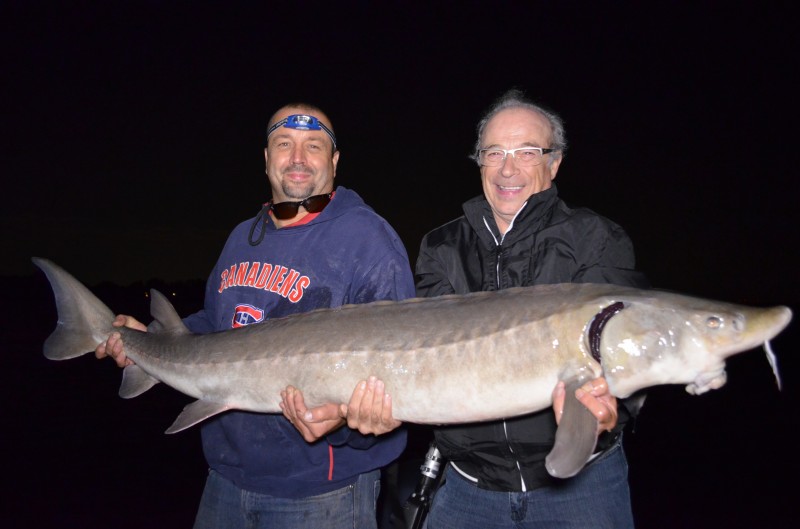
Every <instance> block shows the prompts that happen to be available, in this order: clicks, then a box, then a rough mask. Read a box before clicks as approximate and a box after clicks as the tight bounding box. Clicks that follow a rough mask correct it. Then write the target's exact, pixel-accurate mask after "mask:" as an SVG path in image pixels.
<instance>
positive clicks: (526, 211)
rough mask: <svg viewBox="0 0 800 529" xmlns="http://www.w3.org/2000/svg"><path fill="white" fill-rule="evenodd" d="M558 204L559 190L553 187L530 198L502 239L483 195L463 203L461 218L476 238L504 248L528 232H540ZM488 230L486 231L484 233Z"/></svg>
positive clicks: (489, 244) (490, 245)
mask: <svg viewBox="0 0 800 529" xmlns="http://www.w3.org/2000/svg"><path fill="white" fill-rule="evenodd" d="M557 201H558V188H557V187H556V184H555V183H553V185H552V186H550V188H549V189H545V190H544V191H542V192H540V193H536V194H534V195H531V196H530V197H529V198H528V201H527V202H526V203H525V205H524V206H523V207H522V209H521V210H520V212H519V213H517V216H516V217H515V219H514V223H513V224H512V226H511V229H509V230H508V232H506V234H505V237H502V235H501V234H500V230H499V229H498V227H497V223H496V222H495V220H494V214H493V213H492V208H491V207H490V206H489V202H488V201H487V200H486V197H485V196H484V195H480V196H477V197H475V198H472V199H470V200H468V201H466V202H465V203H464V205H463V206H462V207H463V210H464V216H465V218H466V219H467V222H469V224H470V226H472V229H473V230H475V232H476V233H477V234H478V237H479V238H480V239H481V241H483V242H484V243H485V244H486V245H487V246H489V247H492V246H495V245H497V243H498V242H499V241H500V240H501V239H502V240H503V244H504V245H505V244H513V243H514V242H516V241H517V240H519V239H521V238H523V237H525V236H527V235H528V234H529V233H530V232H531V231H539V230H540V229H541V228H542V227H543V226H544V225H545V224H546V223H547V221H548V220H549V218H550V216H551V212H552V209H553V206H554V205H555V204H556V202H557ZM487 227H488V228H489V229H488V230H487Z"/></svg>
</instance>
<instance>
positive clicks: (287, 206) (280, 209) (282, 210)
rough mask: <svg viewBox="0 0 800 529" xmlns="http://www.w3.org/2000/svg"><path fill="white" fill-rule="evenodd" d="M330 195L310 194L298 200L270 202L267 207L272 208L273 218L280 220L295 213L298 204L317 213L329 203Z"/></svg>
mask: <svg viewBox="0 0 800 529" xmlns="http://www.w3.org/2000/svg"><path fill="white" fill-rule="evenodd" d="M332 196H333V193H327V194H325V195H314V196H310V197H308V198H307V199H305V200H301V201H300V202H278V203H277V204H270V205H269V209H270V210H272V214H273V215H275V218H278V219H281V220H283V219H291V218H292V217H294V216H295V215H297V210H298V209H300V206H303V207H304V208H305V209H306V211H308V212H309V213H319V212H320V211H322V210H323V209H325V206H327V205H328V203H330V201H331V197H332Z"/></svg>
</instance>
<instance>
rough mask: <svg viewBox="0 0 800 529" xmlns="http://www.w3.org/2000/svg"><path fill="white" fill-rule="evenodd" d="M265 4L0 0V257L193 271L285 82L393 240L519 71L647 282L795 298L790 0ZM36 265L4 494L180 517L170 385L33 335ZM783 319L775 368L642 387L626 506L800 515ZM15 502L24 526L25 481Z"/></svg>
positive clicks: (422, 226)
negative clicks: (10, 481) (691, 387)
mask: <svg viewBox="0 0 800 529" xmlns="http://www.w3.org/2000/svg"><path fill="white" fill-rule="evenodd" d="M265 4H267V2H254V1H253V2H250V1H248V2H244V1H239V2H236V1H231V2H213V3H212V2H207V1H193V2H188V1H179V2H155V1H151V2H144V1H131V2H116V1H110V2H86V1H82V2H22V1H6V2H2V3H0V21H2V22H1V24H2V26H3V27H2V30H1V31H0V65H1V66H2V69H0V72H2V78H3V81H2V83H0V120H2V127H0V174H2V188H0V189H2V198H3V205H2V207H1V208H0V243H2V252H3V257H4V259H3V260H2V267H1V268H0V277H3V276H30V277H29V278H33V275H34V272H35V271H34V267H33V265H32V264H31V262H30V257H31V256H34V255H36V256H41V257H47V258H49V259H52V260H53V261H55V262H56V263H58V264H60V265H61V266H63V267H64V268H65V269H66V270H68V271H70V272H71V273H73V274H74V275H75V276H76V277H77V278H78V279H80V280H81V281H83V282H85V283H87V284H88V285H90V286H96V287H102V288H103V289H105V292H108V291H109V288H112V287H110V286H109V285H108V284H107V283H105V282H112V283H117V284H119V285H128V284H131V283H133V282H137V281H147V280H150V279H153V278H156V279H160V280H164V281H176V280H183V279H198V280H201V279H204V278H205V277H206V275H207V274H208V272H209V271H210V269H211V268H212V266H213V264H214V261H215V260H216V257H217V255H218V252H219V251H220V249H221V246H222V244H223V242H224V240H225V237H226V236H227V234H228V232H229V231H230V230H231V229H232V228H233V227H234V226H235V225H236V224H237V223H238V222H240V221H242V220H244V219H246V218H249V217H251V216H253V215H254V214H255V213H256V212H257V210H258V208H259V205H260V204H261V203H262V202H264V201H266V200H267V199H268V198H269V191H268V185H267V181H266V176H265V175H264V172H263V165H264V162H263V153H262V148H263V144H264V131H265V125H266V121H267V119H268V117H269V116H270V114H271V113H272V112H273V111H274V110H275V109H277V108H278V107H279V106H281V105H283V104H285V103H287V102H290V101H294V100H306V101H309V102H313V103H316V104H317V105H319V106H321V107H322V108H323V109H325V110H326V112H327V113H328V115H329V116H330V117H331V119H332V120H333V123H334V126H335V128H336V132H337V137H338V139H339V142H340V147H341V150H342V156H341V160H340V164H339V170H338V176H337V182H338V183H339V184H340V185H344V186H346V187H350V188H352V189H355V190H356V191H358V192H359V193H360V194H361V195H362V197H364V199H365V200H366V201H367V202H368V203H369V204H371V205H372V206H373V207H374V208H375V209H376V210H377V211H378V213H379V214H381V215H383V216H384V217H385V218H387V219H388V220H389V221H390V223H391V224H392V225H393V226H394V227H395V228H396V229H397V231H398V232H399V233H400V235H401V237H402V238H403V240H404V242H405V244H406V247H407V248H408V252H409V254H410V256H411V258H412V260H413V259H414V258H415V257H416V253H417V249H418V245H419V242H420V239H421V237H422V235H423V234H424V233H425V232H426V231H428V230H430V229H432V228H434V227H436V226H438V225H439V224H441V223H443V222H445V221H447V220H450V219H452V218H454V217H455V216H457V215H459V214H460V211H461V210H460V204H461V203H462V202H463V201H465V200H466V199H468V198H470V197H472V196H474V195H476V194H478V193H480V192H481V188H480V181H479V173H478V169H477V167H475V166H474V164H473V163H472V162H471V161H469V160H468V159H467V155H468V154H469V153H470V150H471V148H472V145H473V143H474V141H475V124H476V122H477V121H478V119H479V117H480V115H481V113H482V111H483V110H484V109H485V108H486V107H487V106H488V105H489V103H490V102H491V101H492V100H493V99H494V98H495V97H497V96H498V95H500V94H501V93H502V92H503V91H505V90H506V89H508V88H510V87H512V86H516V87H519V88H522V89H524V90H526V92H527V93H528V95H530V96H531V97H533V98H534V99H535V100H537V101H539V102H540V103H542V104H544V105H545V106H548V107H550V108H552V109H553V110H555V111H556V112H558V113H559V114H561V115H562V117H563V118H564V120H565V123H566V128H567V137H568V141H569V144H570V147H569V150H568V151H567V154H566V158H565V161H564V163H563V164H562V165H561V168H560V170H559V174H558V179H557V184H558V186H559V191H560V194H561V196H562V197H563V198H564V199H565V200H566V201H567V202H569V203H571V204H573V205H576V206H587V207H590V208H592V209H594V210H596V211H598V212H599V213H602V214H604V215H606V216H608V217H610V218H612V219H614V220H616V221H617V222H619V223H620V224H621V225H622V226H624V227H625V228H626V230H627V231H628V232H629V234H630V235H631V237H632V239H633V241H634V244H635V246H636V251H637V258H638V261H639V266H640V268H641V269H642V270H643V271H645V272H646V273H647V275H648V276H649V277H650V280H651V282H652V283H653V285H654V286H656V287H660V288H668V289H672V290H678V291H681V292H685V293H689V294H695V295H703V296H708V297H716V298H719V299H725V300H728V301H733V302H741V303H748V304H754V305H768V304H775V303H780V304H787V305H790V306H792V307H793V308H794V310H795V313H797V310H798V307H800V289H798V280H797V270H798V269H800V257H799V256H798V251H797V249H796V248H795V246H796V243H797V239H798V237H797V230H798V220H800V207H798V200H797V194H796V191H797V189H798V187H799V186H798V185H797V183H796V179H797V178H796V175H797V170H796V168H795V165H796V164H795V161H796V153H797V151H798V150H797V133H796V131H795V128H794V127H795V126H796V124H797V122H798V112H797V104H796V100H797V97H798V93H800V90H798V88H800V86H798V83H797V82H796V81H795V77H796V76H797V72H798V65H797V59H796V56H795V54H796V50H797V49H800V47H799V46H798V42H797V40H798V39H797V37H796V33H797V28H796V26H797V24H796V20H797V16H796V15H795V13H794V11H793V9H792V7H791V5H792V3H790V2H646V3H645V2H636V3H634V2H570V1H567V2H563V1H562V2H500V1H497V2H411V1H408V2H399V1H398V2H394V1H393V2H285V3H281V6H280V7H272V6H270V7H266V6H265ZM283 4H286V5H283ZM290 4H291V5H290ZM642 6H644V7H642ZM412 264H413V263H412ZM33 279H35V278H33ZM39 279H41V281H33V282H32V283H29V282H27V281H15V280H13V278H12V282H11V283H6V285H11V286H12V287H13V286H16V287H17V288H10V289H9V288H7V289H6V292H7V293H8V292H10V293H11V294H10V296H11V298H12V302H10V303H9V302H8V299H7V298H4V299H5V301H6V303H5V304H4V305H5V307H6V309H7V311H6V313H7V315H8V316H7V317H6V316H4V318H3V319H4V320H6V323H5V325H4V327H2V328H0V331H2V332H0V343H1V344H2V345H3V348H4V349H6V350H5V351H3V352H4V354H3V357H4V358H5V359H6V360H5V364H4V365H6V366H8V365H9V362H10V367H11V368H14V367H15V366H17V365H20V366H24V367H23V368H21V370H20V371H21V373H22V376H20V377H19V381H20V385H12V386H10V387H4V390H5V391H8V395H7V396H6V397H4V398H3V401H4V402H6V403H11V404H12V405H11V406H4V407H3V413H6V414H10V416H7V417H10V419H8V418H7V419H5V420H3V423H4V424H6V423H7V421H10V423H11V425H12V426H11V427H10V430H9V431H13V432H20V434H19V435H17V436H10V435H6V436H4V437H5V439H4V442H5V441H9V440H10V442H11V443H12V448H11V449H9V450H4V452H5V453H14V454H15V455H18V460H19V461H14V462H13V463H14V464H15V465H18V467H15V466H12V468H11V470H10V471H9V472H8V473H9V474H10V475H12V476H15V477H17V476H20V477H21V481H19V482H18V483H19V486H18V487H17V489H19V490H18V498H24V500H22V499H20V500H19V501H18V503H19V504H20V505H27V501H28V498H30V497H33V496H34V495H35V496H40V497H46V498H47V500H48V501H50V502H54V503H51V504H50V505H49V508H48V509H43V510H42V512H41V513H38V514H39V515H40V516H41V517H42V519H44V517H50V516H52V517H53V520H54V521H53V523H52V524H51V525H48V526H53V527H68V526H70V525H69V524H66V522H65V521H64V520H68V519H71V520H73V523H74V526H75V527H90V522H88V521H87V520H95V522H94V523H97V524H100V526H106V527H108V526H115V527H128V526H130V527H141V526H142V525H144V523H150V524H152V520H151V519H148V518H147V517H148V516H150V515H151V514H152V512H153V510H154V509H155V510H157V509H162V506H163V509H169V508H170V507H168V504H170V505H171V504H173V503H174V502H180V504H179V505H178V504H175V505H174V506H173V507H172V508H173V509H174V510H175V511H176V513H177V514H176V516H180V517H181V519H182V520H190V519H191V517H192V516H193V512H194V508H195V506H196V500H197V497H198V496H199V488H200V487H201V486H202V473H203V470H204V469H203V465H202V463H201V461H202V458H201V456H200V455H199V453H198V446H197V445H198V442H197V438H196V434H194V436H193V435H191V434H187V435H186V436H184V437H171V436H170V437H168V438H167V440H164V441H161V439H163V436H161V431H163V428H164V427H165V426H166V425H167V424H169V422H171V420H172V417H173V415H174V413H177V410H178V409H180V406H179V405H178V403H176V402H174V401H175V400H180V398H181V397H182V396H180V395H178V394H177V393H176V392H171V391H170V390H169V389H168V388H161V389H159V390H154V391H153V392H148V395H147V396H142V397H141V398H140V399H135V402H132V401H124V402H123V401H121V400H120V399H116V398H115V393H116V385H117V384H118V376H119V375H118V374H117V370H116V368H115V367H113V366H111V365H110V363H108V362H95V361H94V359H91V358H85V359H83V360H81V361H78V360H75V361H71V362H64V363H54V362H48V361H46V360H44V358H43V357H41V356H40V355H38V354H35V353H34V352H31V351H30V350H33V349H36V350H37V352H38V350H39V348H40V344H41V341H42V340H43V339H44V337H45V336H46V335H47V334H48V333H49V332H50V330H51V329H52V325H53V321H54V319H55V314H54V311H53V308H52V307H51V305H50V304H51V303H52V297H50V293H49V291H48V287H47V286H46V282H45V281H44V279H43V278H39ZM6 280H8V277H6ZM101 283H105V285H101ZM29 284H33V285H35V287H34V288H32V289H29V288H28V286H27V285H29ZM29 290H32V291H33V292H29ZM7 295H8V294H7ZM15 295H19V298H18V299H17V300H16V301H20V300H22V298H23V297H24V298H25V300H26V301H29V303H28V304H22V303H18V302H15V299H14V298H15ZM28 298H30V299H28ZM31 305H35V306H36V309H26V310H20V308H19V307H30V306H31ZM43 307H45V308H43ZM111 308H112V310H113V309H115V308H116V307H113V306H112V307H111ZM9 322H10V323H9ZM796 326H797V324H796V323H795V324H793V326H792V327H790V329H789V331H791V332H792V333H793V334H792V335H791V336H788V337H787V338H786V339H784V340H778V341H777V342H776V344H774V345H776V352H777V353H778V356H779V358H780V359H781V362H782V365H783V366H784V371H783V374H784V382H785V384H786V390H785V391H784V393H783V394H778V393H777V392H776V391H775V389H774V384H773V382H772V379H771V374H770V373H769V371H768V368H767V367H766V365H765V362H764V361H763V358H762V357H761V356H760V355H759V354H750V355H742V359H741V360H737V359H733V360H732V361H731V362H729V364H733V366H732V368H731V369H729V371H731V370H732V373H731V374H730V379H729V383H728V386H726V388H723V389H722V390H720V391H717V392H712V393H713V395H709V396H704V397H702V398H694V397H688V396H686V395H685V393H683V390H682V388H679V387H664V388H657V389H656V390H654V391H653V393H652V394H651V396H650V397H648V398H649V402H650V403H649V404H648V406H647V407H646V408H645V409H646V410H651V411H649V412H648V413H645V414H643V416H642V417H641V418H640V421H641V422H640V426H639V432H638V434H637V435H634V436H632V437H631V439H630V441H631V442H630V444H628V441H626V444H627V445H628V447H629V454H630V456H631V461H632V465H631V469H632V476H631V482H632V490H633V494H634V508H635V509H636V511H637V519H638V520H639V521H640V522H641V521H642V520H644V521H645V522H644V524H643V525H641V526H642V527H648V528H654V527H693V526H695V525H691V522H690V520H711V522H698V525H696V526H697V527H700V526H704V527H712V526H717V525H714V523H713V521H714V520H723V521H724V525H725V526H726V527H742V528H744V527H748V528H749V527H756V526H766V525H769V524H764V523H762V522H764V516H766V513H768V512H769V513H772V514H773V515H774V517H775V520H780V521H781V522H785V521H788V520H796V518H797V516H796V515H797V509H798V506H797V505H795V503H796V502H794V501H793V500H792V499H791V498H789V495H788V494H786V492H785V491H784V490H783V488H782V485H780V483H782V480H781V478H780V477H779V475H780V474H782V473H783V469H785V471H786V473H787V474H788V475H792V474H793V473H796V471H797V464H796V463H795V461H796V456H795V452H796V447H795V446H794V445H792V444H791V442H790V441H791V439H789V438H788V437H787V436H786V435H784V433H785V432H786V431H787V430H788V431H791V429H792V428H798V427H800V425H797V424H796V423H797V412H796V410H797V406H796V404H797V403H798V402H800V396H798V392H797V390H796V388H797V387H800V384H798V377H797V372H798V370H797V366H798V362H797V361H796V360H794V357H793V353H795V352H796V349H797V347H794V346H793V345H795V346H796V345H797V344H798V340H797V338H796V335H797V331H796V330H793V328H794V327H796ZM789 331H787V335H788V334H789ZM788 340H791V343H790V342H789V341H788ZM17 352H18V354H15V353H17ZM9 353H11V354H9ZM33 356H35V357H36V358H33ZM737 358H738V357H737ZM34 362H35V363H34ZM79 362H80V363H79ZM31 366H33V367H31ZM98 371H102V372H103V374H102V375H101V374H98ZM84 377H85V378H86V379H87V380H90V381H91V382H84ZM23 385H24V387H22V386H23ZM48 390H49V392H48ZM151 393H153V395H152V396H151V395H150V394H151ZM170 398H171V399H172V401H170V400H169V399H170ZM19 401H21V402H23V403H24V404H25V405H24V406H22V407H17V406H14V405H13V403H16V402H19ZM787 411H788V412H789V413H788V418H787ZM137 413H138V415H136V414H137ZM158 413H160V414H161V415H162V416H159V417H156V414H158ZM14 421H19V424H20V425H21V426H14ZM33 425H35V426H36V427H35V428H34V427H33ZM793 425H794V426H793ZM133 432H138V433H137V435H138V436H136V437H135V436H133ZM701 432H702V433H701ZM14 443H17V444H16V445H15V444H14ZM125 443H129V444H127V445H126V444H125ZM134 443H136V445H135V446H134V445H133V444H134ZM95 447H98V448H95ZM103 447H105V448H103ZM108 447H117V448H118V449H120V450H121V451H122V452H123V455H125V456H126V457H120V454H119V453H116V452H114V451H111V450H108V449H107V448H108ZM704 448H706V449H707V450H705V451H704V450H703V449H704ZM81 449H83V451H84V452H86V451H89V450H91V451H92V452H91V455H87V454H86V453H83V454H81V453H79V452H78V451H79V450H81ZM12 450H13V452H12ZM751 452H755V453H753V454H752V457H751V456H750V454H751ZM159 453H160V454H162V455H161V456H160V457H159V456H157V455H156V454H159ZM662 456H665V457H662ZM130 458H135V459H130ZM162 459H165V460H167V461H169V462H170V464H169V465H164V464H163V463H162ZM87 461H90V462H91V463H90V465H91V466H90V467H88V468H87V467H86V464H87ZM29 462H32V463H31V464H32V465H33V467H31V466H30V465H29ZM131 466H132V467H133V468H135V469H137V470H138V472H131V471H130V468H131ZM135 475H141V476H144V477H146V478H149V479H151V480H152V482H150V483H147V484H145V485H142V484H141V483H135V482H134V483H129V480H130V479H131V478H132V477H133V476H135ZM41 476H46V477H47V479H43V478H42V477H41ZM42 487H45V488H42ZM62 491H63V492H62ZM176 491H183V492H182V493H176ZM761 496H763V498H762V499H761V500H758V501H762V502H763V503H760V504H757V505H756V504H753V503H752V502H754V501H757V500H754V499H753V498H760V497H761ZM99 497H101V498H103V500H101V501H99V502H98V501H97V500H96V498H99ZM121 498H124V499H121ZM154 498H155V502H156V503H155V506H153V505H152V504H150V502H152V501H154ZM181 499H182V502H181ZM14 501H16V500H14V499H13V497H12V502H14ZM118 502H125V504H126V505H133V504H137V505H139V506H140V507H141V508H137V509H133V511H135V512H131V511H129V510H127V509H119V508H116V507H115V504H116V505H117V506H118V505H120V503H118ZM101 506H105V507H106V511H104V513H105V514H104V516H108V517H109V518H104V517H98V516H97V510H98V509H99V508H101ZM164 512H165V511H163V510H162V511H160V514H159V516H160V519H162V521H163V520H164ZM136 516H140V517H141V518H136ZM19 517H20V518H19V519H20V520H24V521H25V522H26V523H25V524H23V525H20V526H25V527H33V526H37V525H36V524H35V523H33V525H31V523H28V522H29V517H30V513H28V512H27V507H26V509H25V512H23V510H20V512H19ZM659 518H660V519H661V520H662V523H661V525H659V524H658V523H657V522H656V520H657V519H659ZM12 519H13V516H12ZM144 520H146V521H144ZM0 523H2V522H0ZM720 523H722V522H720ZM126 524H127V525H126ZM12 525H13V523H12ZM45 525H47V524H44V522H43V525H38V526H41V527H44V526H45ZM172 525H173V526H175V527H179V526H183V525H184V522H175V523H174V524H172ZM780 525H781V524H780V523H777V524H776V525H775V526H780ZM784 525H785V524H784Z"/></svg>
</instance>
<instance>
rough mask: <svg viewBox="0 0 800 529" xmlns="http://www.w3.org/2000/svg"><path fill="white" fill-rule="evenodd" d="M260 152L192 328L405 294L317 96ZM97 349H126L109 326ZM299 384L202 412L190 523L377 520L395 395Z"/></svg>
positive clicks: (377, 384)
mask: <svg viewBox="0 0 800 529" xmlns="http://www.w3.org/2000/svg"><path fill="white" fill-rule="evenodd" d="M264 158H265V160H266V173H267V176H268V179H269V183H270V188H271V190H272V199H271V200H270V201H269V202H268V203H266V204H265V205H264V206H263V207H262V208H261V211H260V213H259V214H258V215H257V216H256V217H255V218H253V219H250V220H248V221H245V222H242V223H241V224H239V225H238V226H237V227H236V228H235V229H234V230H233V232H232V233H231V235H230V236H229V237H228V240H227V242H226V243H225V247H224V248H223V250H222V254H221V255H220V257H219V259H218V261H217V264H216V266H215V267H214V269H213V271H212V272H211V275H210V276H209V279H208V283H207V285H206V293H205V303H204V309H203V310H202V311H200V312H198V313H196V314H193V315H191V316H189V317H187V318H185V319H184V323H185V324H186V325H187V327H188V328H189V329H190V330H191V331H193V332H195V333H210V332H217V331H223V330H226V329H230V328H232V327H240V326H243V325H249V324H252V323H258V322H260V321H263V320H264V319H267V318H280V317H283V316H288V315H290V314H296V313H301V312H307V311H311V310H314V309H319V308H329V307H338V306H341V305H344V304H349V303H368V302H371V301H377V300H400V299H404V298H408V297H411V296H413V294H414V282H413V276H412V273H411V269H410V266H409V262H408V256H407V254H406V251H405V248H404V247H403V244H402V242H401V241H400V238H399V237H398V235H397V234H396V233H395V231H394V230H393V229H392V228H391V226H389V224H388V223H387V222H386V221H385V220H384V219H382V218H381V217H379V216H378V215H377V214H376V213H375V212H374V211H373V210H372V209H371V208H370V207H369V206H367V205H366V204H365V203H364V201H363V200H361V198H360V197H359V196H358V195H357V194H356V193H355V192H353V191H351V190H349V189H346V188H344V187H341V186H340V187H338V188H336V189H334V182H333V180H334V177H335V175H336V166H337V163H338V161H339V150H338V148H337V144H336V136H335V135H334V132H333V127H332V125H331V122H330V120H329V119H328V117H327V116H326V115H325V114H324V113H323V112H322V111H321V110H320V109H319V108H317V107H314V106H312V105H308V104H303V103H298V104H291V105H287V106H285V107H283V108H281V109H280V110H278V111H277V112H276V113H275V114H274V115H273V116H272V118H271V119H270V122H269V125H268V128H267V145H266V148H265V149H264ZM115 325H118V326H120V325H127V326H129V327H133V328H137V329H139V330H146V328H145V326H144V325H142V324H141V323H139V322H138V321H136V320H135V319H134V318H131V317H129V316H118V317H117V320H116V322H115ZM96 355H97V356H98V358H102V357H104V356H106V355H109V356H112V357H114V359H115V361H116V362H117V364H118V365H120V366H125V365H129V364H130V363H131V361H130V360H129V359H127V357H126V356H125V353H124V350H123V347H122V342H121V340H120V337H119V334H118V333H114V334H112V335H111V336H110V337H109V339H108V340H107V342H106V343H105V344H102V345H100V346H99V347H98V349H97V351H96ZM299 389H303V388H298V389H296V388H292V387H288V388H286V390H285V391H283V392H282V394H281V395H280V396H279V395H276V396H275V397H276V399H278V398H281V399H282V400H281V408H282V409H283V416H282V415H278V414H258V413H249V412H241V411H228V412H225V413H223V414H221V415H218V416H216V417H212V418H210V419H208V420H206V421H205V422H204V423H202V424H201V429H202V440H203V451H204V453H205V457H206V460H207V461H208V465H209V469H210V470H209V476H208V479H207V481H206V486H205V489H204V492H203V496H202V499H201V502H200V507H199V509H198V513H197V517H196V520H195V526H194V527H195V528H197V529H211V528H225V529H236V528H245V527H247V528H249V529H258V528H267V527H269V528H273V527H281V528H288V529H295V528H296V529H300V528H303V529H307V528H310V527H325V528H333V529H339V528H341V529H345V528H347V529H352V528H353V527H354V526H355V527H359V528H361V527H363V528H370V527H372V528H375V527H377V520H376V510H375V506H376V502H377V495H378V492H379V490H380V485H379V483H380V481H379V480H380V469H381V468H382V467H385V466H386V465H388V464H389V463H391V462H392V461H394V460H395V459H396V458H397V457H398V456H399V455H400V454H401V452H402V451H403V449H404V448H405V443H406V432H405V430H404V429H402V428H398V426H399V423H398V422H397V421H395V420H393V419H392V418H391V398H390V396H389V395H387V394H385V392H384V386H383V384H382V382H381V381H379V380H376V379H375V378H374V377H371V378H370V379H369V380H366V381H362V382H360V383H359V384H358V385H357V386H356V388H355V390H354V392H353V396H352V398H351V400H350V402H349V404H348V405H344V404H341V403H329V404H327V405H323V406H319V407H316V408H313V409H307V408H306V406H305V403H304V401H303V396H302V393H301V392H300V391H299ZM373 434H374V435H373ZM380 434H385V435H380ZM378 435H380V436H378Z"/></svg>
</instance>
